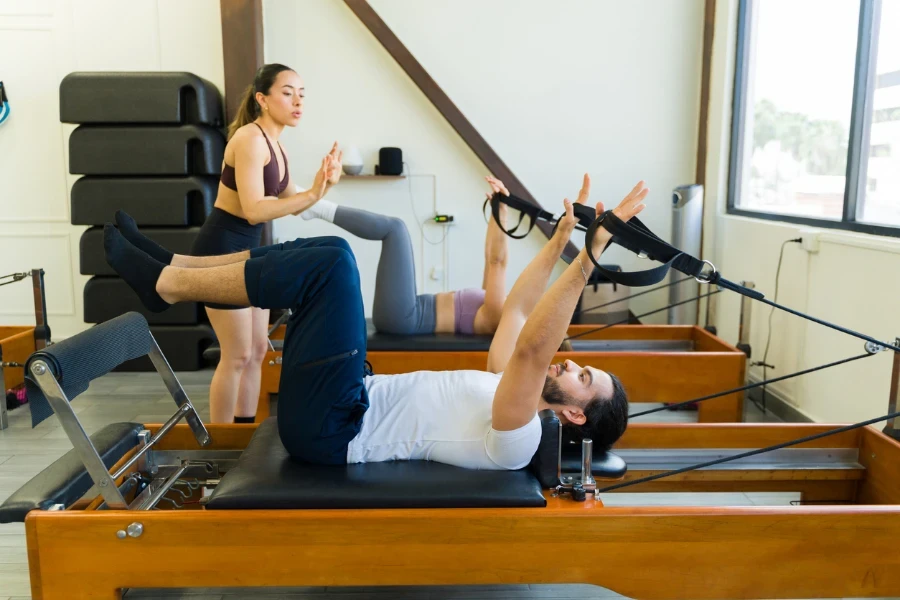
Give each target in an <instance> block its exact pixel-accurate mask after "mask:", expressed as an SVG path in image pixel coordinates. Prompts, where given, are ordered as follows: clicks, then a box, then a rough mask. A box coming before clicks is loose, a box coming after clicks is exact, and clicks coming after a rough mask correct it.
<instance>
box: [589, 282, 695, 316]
mask: <svg viewBox="0 0 900 600" xmlns="http://www.w3.org/2000/svg"><path fill="white" fill-rule="evenodd" d="M688 279H693V277H691V276H690V275H688V276H687V277H685V278H684V279H678V280H676V281H673V282H672V283H667V284H665V285H661V286H659V287H655V288H653V289H650V290H645V291H643V292H638V293H637V294H631V295H629V296H626V297H624V298H618V299H616V300H610V301H609V302H604V303H603V304H598V305H597V306H592V307H590V308H585V309H582V310H580V311H577V312H576V313H575V314H583V313H586V312H591V311H592V310H597V309H598V308H604V307H607V306H610V305H611V304H618V303H619V302H625V301H626V300H631V299H632V298H637V297H638V296H643V295H644V294H650V293H652V292H656V291H659V290H664V289H666V288H668V287H672V286H673V285H677V284H679V283H681V282H683V281H687V280H688ZM588 285H592V284H591V283H590V282H588ZM666 308H669V307H668V306H667V307H666Z"/></svg>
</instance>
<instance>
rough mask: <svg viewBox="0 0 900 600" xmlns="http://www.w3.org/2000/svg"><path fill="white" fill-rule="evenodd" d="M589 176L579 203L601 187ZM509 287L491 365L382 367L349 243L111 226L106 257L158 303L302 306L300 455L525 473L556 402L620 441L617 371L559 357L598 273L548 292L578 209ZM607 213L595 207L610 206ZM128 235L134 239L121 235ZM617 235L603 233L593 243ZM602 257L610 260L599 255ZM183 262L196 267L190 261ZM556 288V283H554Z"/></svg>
mask: <svg viewBox="0 0 900 600" xmlns="http://www.w3.org/2000/svg"><path fill="white" fill-rule="evenodd" d="M588 182H589V179H587V178H585V186H584V187H582V189H581V191H580V193H579V195H578V199H577V202H578V203H582V204H583V203H585V202H586V201H587V199H588V195H589V189H588V187H589V184H588ZM647 191H648V190H647V189H646V188H645V187H644V184H643V182H641V183H639V184H638V185H637V186H635V188H634V189H633V190H632V191H631V193H629V194H628V196H626V197H625V199H624V200H622V202H621V203H620V204H619V206H618V207H616V208H615V209H614V212H615V214H616V215H617V216H618V217H619V218H621V219H622V220H624V221H627V220H629V219H630V218H631V217H633V216H634V215H636V214H638V213H639V212H641V210H642V209H643V208H644V205H643V204H642V201H643V200H644V198H645V197H646V196H647ZM563 204H564V205H565V216H563V217H562V219H561V221H560V223H559V227H558V228H557V231H556V233H555V234H554V235H553V237H552V238H551V239H550V240H549V241H548V242H547V244H546V245H545V246H544V248H542V249H541V251H540V252H539V253H538V254H537V256H536V257H535V258H534V260H532V261H531V263H530V264H529V265H528V266H527V267H526V268H525V270H524V271H523V272H522V274H521V275H520V276H519V278H518V280H517V281H516V283H515V285H514V286H513V288H512V290H511V291H510V293H509V297H508V298H507V300H506V303H505V304H504V306H503V313H502V316H501V318H500V324H499V327H498V328H497V333H496V334H495V335H494V338H493V341H492V343H491V347H490V351H489V354H488V363H487V365H486V367H487V369H486V370H485V371H474V370H473V371H418V372H413V373H406V374H400V375H373V374H372V373H371V371H370V370H369V369H368V368H367V366H366V361H365V358H366V320H365V314H364V312H363V301H362V296H361V294H360V283H359V271H358V269H357V265H356V260H355V257H354V255H353V253H352V252H351V250H350V247H349V245H348V244H347V242H346V241H344V240H343V239H341V238H337V237H319V238H310V239H298V240H295V241H293V242H287V243H283V244H276V245H274V246H268V247H263V248H257V249H254V250H249V251H244V252H239V253H236V254H230V255H225V256H207V257H193V258H192V257H181V258H179V262H180V263H181V261H182V260H187V261H189V262H188V263H187V264H190V265H191V267H189V268H183V267H171V266H169V264H170V263H171V261H172V256H173V254H172V253H171V252H169V251H167V250H165V249H164V248H161V247H160V246H158V245H156V244H155V243H154V242H152V241H150V240H148V239H147V238H144V237H143V236H142V235H141V234H140V232H138V231H137V230H136V229H134V230H123V231H120V230H118V229H116V228H115V227H114V226H112V225H110V224H108V225H106V227H105V229H104V244H105V248H106V259H107V261H108V262H109V264H110V265H111V266H112V267H113V269H114V270H115V271H116V272H117V273H118V274H119V275H120V276H121V277H122V278H123V279H124V280H125V281H127V282H128V284H129V285H130V286H131V287H132V288H133V289H134V290H135V291H136V292H137V294H138V296H139V297H140V298H141V300H142V302H143V303H144V305H145V306H147V308H148V309H150V310H151V311H155V312H161V311H163V310H165V309H166V308H168V307H169V305H171V304H174V303H176V302H188V301H192V302H219V303H223V304H234V305H241V306H258V307H261V308H279V309H285V308H290V309H292V311H293V314H292V316H291V318H290V320H289V321H288V324H287V328H286V332H285V338H284V356H283V364H282V372H281V381H280V384H279V385H280V388H279V394H278V395H279V401H278V431H279V435H280V437H281V441H282V443H283V444H284V447H285V448H286V449H287V451H288V453H289V454H290V455H291V457H293V458H294V459H296V460H300V461H305V462H312V463H320V464H347V463H361V462H380V461H389V460H433V461H438V462H442V463H446V464H450V465H455V466H459V467H464V468H471V469H495V470H497V469H510V470H513V469H520V468H523V467H525V466H526V465H528V464H529V462H530V461H531V458H532V456H533V455H534V453H535V452H536V450H537V448H538V445H539V443H540V438H541V426H540V418H539V417H538V413H539V412H540V411H542V410H544V409H551V410H553V411H554V412H555V413H556V414H557V415H558V416H559V419H560V422H561V423H562V424H563V428H564V436H565V437H567V438H569V439H575V440H578V439H582V438H586V437H590V438H591V439H592V440H593V442H594V445H595V447H597V448H598V449H608V448H609V447H611V446H612V444H613V443H614V442H615V441H616V440H617V439H618V438H619V437H620V436H621V435H622V433H624V431H625V428H626V425H627V421H628V400H627V398H626V394H625V391H624V389H623V388H622V385H621V383H620V382H619V380H618V379H616V377H615V376H613V375H611V374H609V373H606V372H604V371H601V370H599V369H595V368H593V367H580V366H578V365H576V364H575V363H573V362H572V361H566V362H565V363H560V364H550V361H551V360H553V356H554V354H555V353H556V351H557V349H558V348H559V346H560V343H561V342H562V340H563V338H564V337H565V336H566V330H567V327H568V325H569V320H570V319H571V316H572V313H573V312H574V310H575V306H576V304H577V303H578V299H579V297H580V296H581V293H582V291H583V289H584V286H585V284H586V282H587V279H588V273H589V272H590V269H591V264H592V263H591V261H590V258H589V257H588V256H587V250H585V249H582V250H581V252H580V253H579V254H578V256H577V257H576V258H575V260H573V261H572V263H571V264H570V265H569V266H568V268H566V270H565V271H564V272H563V274H562V275H561V276H560V277H559V278H558V279H557V280H556V281H555V282H554V283H553V284H552V285H551V286H550V288H549V289H547V282H548V280H549V277H550V273H551V271H552V269H553V266H554V264H555V263H556V261H557V259H558V258H559V256H560V254H561V253H562V251H563V249H564V248H565V247H566V244H567V243H568V241H569V237H570V236H571V233H572V231H573V229H574V228H575V225H576V222H577V220H576V217H575V216H574V209H573V204H572V202H571V201H569V200H568V199H566V200H564V201H563ZM602 210H603V205H602V203H598V204H597V212H598V214H599V213H600V212H601V211H602ZM123 233H127V235H128V237H127V238H126V237H125V236H123ZM609 240H610V235H609V233H608V232H607V231H606V229H605V228H603V227H599V228H597V231H596V237H595V240H594V242H593V248H596V249H598V250H597V252H598V253H602V250H600V249H603V248H605V246H606V245H607V242H608V241H609ZM595 258H598V257H595ZM181 264H184V263H181ZM545 289H546V291H545Z"/></svg>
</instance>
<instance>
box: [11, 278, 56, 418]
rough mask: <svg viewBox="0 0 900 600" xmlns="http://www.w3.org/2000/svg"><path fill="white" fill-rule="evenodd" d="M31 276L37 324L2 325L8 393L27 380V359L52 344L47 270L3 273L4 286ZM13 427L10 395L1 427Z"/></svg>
mask: <svg viewBox="0 0 900 600" xmlns="http://www.w3.org/2000/svg"><path fill="white" fill-rule="evenodd" d="M29 278H30V279H31V287H32V292H33V296H34V321H35V323H34V326H33V327H31V326H7V327H0V382H2V384H3V389H2V392H3V394H4V396H5V394H6V391H7V390H9V389H13V388H17V387H19V386H20V385H22V383H24V381H25V373H24V371H23V369H24V368H25V360H26V359H27V358H28V357H29V356H30V355H31V354H32V353H33V352H34V351H36V350H41V349H43V348H45V347H46V346H47V345H48V344H50V343H51V342H50V326H49V325H48V324H47V295H46V292H45V289H44V270H43V269H32V270H31V271H26V272H24V273H11V274H9V275H3V276H0V286H4V285H9V284H11V283H16V282H17V281H23V280H25V279H29ZM7 427H9V414H8V412H7V407H6V399H5V398H4V399H3V400H0V430H2V429H6V428H7Z"/></svg>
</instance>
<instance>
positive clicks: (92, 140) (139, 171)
mask: <svg viewBox="0 0 900 600" xmlns="http://www.w3.org/2000/svg"><path fill="white" fill-rule="evenodd" d="M224 156H225V136H224V135H222V132H221V131H219V130H218V129H214V128H212V127H208V126H206V125H182V126H180V127H165V126H160V127H148V126H111V125H109V126H107V125H81V126H80V127H78V128H77V129H76V130H75V131H73V132H72V135H71V136H69V173H71V174H73V175H138V176H139V175H165V176H184V175H219V174H221V172H222V160H223V158H224Z"/></svg>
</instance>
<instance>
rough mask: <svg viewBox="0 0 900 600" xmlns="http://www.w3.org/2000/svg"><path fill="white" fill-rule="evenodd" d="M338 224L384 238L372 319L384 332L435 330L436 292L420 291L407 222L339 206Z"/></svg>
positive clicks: (356, 232)
mask: <svg viewBox="0 0 900 600" xmlns="http://www.w3.org/2000/svg"><path fill="white" fill-rule="evenodd" d="M334 224H335V225H337V226H338V227H340V228H341V229H344V230H345V231H349V232H350V233H352V234H353V235H355V236H357V237H360V238H362V239H364V240H381V258H379V260H378V272H377V273H376V274H375V302H374V303H373V305H372V321H373V323H374V324H375V328H376V329H377V330H378V331H381V332H383V333H396V334H400V335H412V334H417V333H434V325H435V319H436V317H435V310H436V309H435V300H434V295H433V294H419V293H418V292H417V290H416V265H415V261H414V257H413V247H412V241H411V240H410V239H409V231H407V229H406V224H405V223H404V222H403V221H402V220H400V219H398V218H396V217H386V216H384V215H377V214H375V213H371V212H369V211H366V210H360V209H358V208H347V207H346V206H338V207H337V211H336V212H335V213H334Z"/></svg>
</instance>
